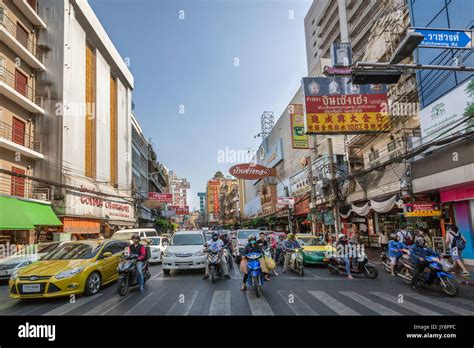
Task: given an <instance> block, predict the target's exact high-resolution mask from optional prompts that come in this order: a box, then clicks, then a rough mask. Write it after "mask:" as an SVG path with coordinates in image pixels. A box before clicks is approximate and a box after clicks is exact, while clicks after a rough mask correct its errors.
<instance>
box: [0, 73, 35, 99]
mask: <svg viewBox="0 0 474 348" xmlns="http://www.w3.org/2000/svg"><path fill="white" fill-rule="evenodd" d="M0 81H1V82H4V83H6V84H7V85H8V86H10V87H11V88H13V89H14V90H15V91H17V92H18V93H20V94H21V95H22V96H24V97H25V98H26V99H28V100H30V101H32V102H33V103H35V104H36V105H38V106H39V107H43V105H42V104H43V99H42V97H38V96H36V94H35V90H34V89H33V88H32V87H31V86H30V85H29V84H27V85H24V86H21V85H20V84H19V83H18V82H17V80H16V77H15V74H13V73H12V72H10V71H8V70H7V69H6V68H3V67H0Z"/></svg>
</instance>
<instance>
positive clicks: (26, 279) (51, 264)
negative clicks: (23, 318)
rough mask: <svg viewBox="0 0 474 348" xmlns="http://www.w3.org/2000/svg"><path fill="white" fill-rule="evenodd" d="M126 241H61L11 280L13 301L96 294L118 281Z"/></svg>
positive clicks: (15, 274)
mask: <svg viewBox="0 0 474 348" xmlns="http://www.w3.org/2000/svg"><path fill="white" fill-rule="evenodd" d="M128 245H129V243H128V241H120V240H111V239H108V240H83V241H75V242H63V243H62V244H61V245H60V246H58V247H57V248H56V249H55V250H53V251H52V252H50V253H48V254H47V255H45V256H44V257H43V258H42V259H41V260H39V261H38V262H35V263H32V264H30V265H28V266H26V267H24V268H22V269H21V270H19V271H17V272H15V273H13V274H12V276H11V277H10V281H9V284H8V285H9V290H10V297H12V298H49V297H60V296H69V295H72V294H85V295H87V296H90V295H95V294H97V293H98V292H99V290H100V288H101V287H102V286H103V285H105V284H107V283H111V282H113V281H115V280H117V279H118V271H117V266H118V263H119V260H120V258H121V256H122V254H123V251H124V250H125V248H126V247H127V246H128Z"/></svg>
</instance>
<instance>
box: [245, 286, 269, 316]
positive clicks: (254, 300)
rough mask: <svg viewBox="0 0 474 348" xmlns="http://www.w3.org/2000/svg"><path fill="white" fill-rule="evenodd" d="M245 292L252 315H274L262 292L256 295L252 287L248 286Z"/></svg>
mask: <svg viewBox="0 0 474 348" xmlns="http://www.w3.org/2000/svg"><path fill="white" fill-rule="evenodd" d="M245 293H246V295H247V301H248V302H249V306H250V311H251V312H252V315H275V314H273V311H272V309H271V307H270V305H269V304H268V302H267V300H266V299H265V296H263V294H260V297H257V295H256V294H255V291H253V289H252V288H249V289H248V290H247V291H246V292H245Z"/></svg>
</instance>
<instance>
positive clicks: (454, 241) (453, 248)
mask: <svg viewBox="0 0 474 348" xmlns="http://www.w3.org/2000/svg"><path fill="white" fill-rule="evenodd" d="M445 243H446V245H447V246H448V248H449V253H450V255H451V258H452V259H453V262H454V263H455V264H457V265H458V266H459V267H461V268H462V275H463V276H465V277H469V272H468V270H467V269H466V266H464V263H463V262H462V258H461V254H462V251H463V250H464V248H465V247H466V238H464V236H463V235H462V234H461V233H460V232H459V229H458V227H457V226H456V225H450V227H449V229H448V231H447V233H446V240H445Z"/></svg>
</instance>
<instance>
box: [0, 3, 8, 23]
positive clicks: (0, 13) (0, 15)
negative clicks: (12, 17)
mask: <svg viewBox="0 0 474 348" xmlns="http://www.w3.org/2000/svg"><path fill="white" fill-rule="evenodd" d="M6 16H7V9H6V8H4V7H2V6H0V23H1V24H4V25H5V24H6V23H4V21H5V20H6Z"/></svg>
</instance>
